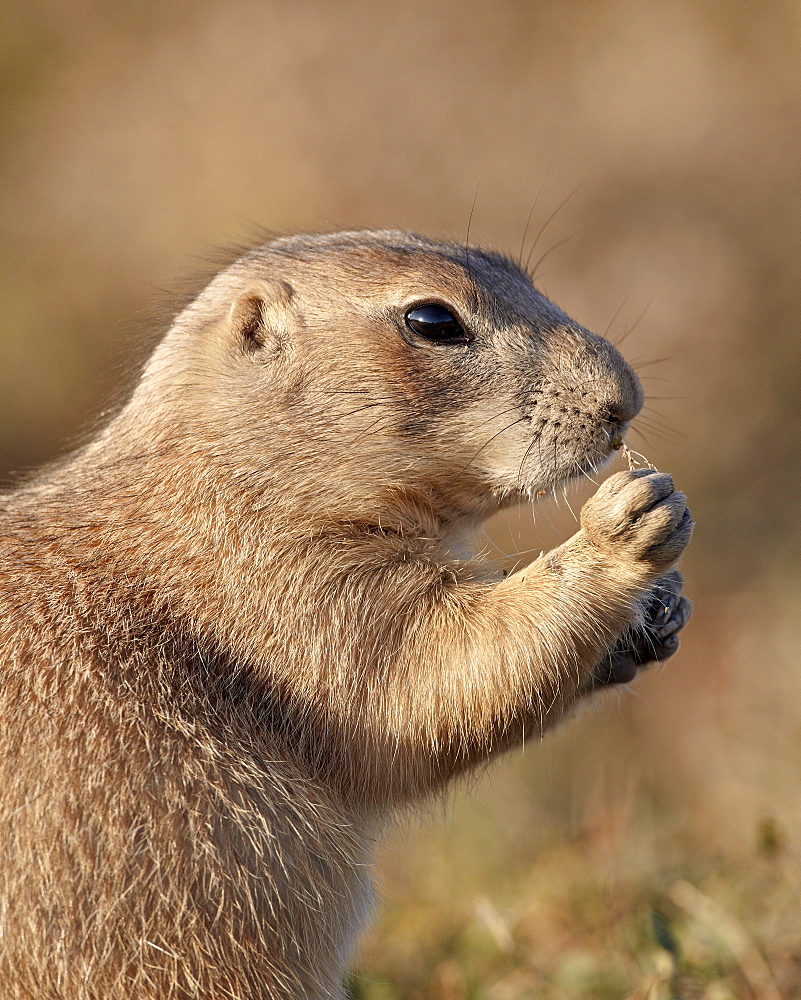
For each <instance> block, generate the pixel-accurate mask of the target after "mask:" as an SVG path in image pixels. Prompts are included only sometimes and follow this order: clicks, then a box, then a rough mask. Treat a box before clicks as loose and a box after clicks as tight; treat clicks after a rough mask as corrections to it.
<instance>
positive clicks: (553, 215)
mask: <svg viewBox="0 0 801 1000" xmlns="http://www.w3.org/2000/svg"><path fill="white" fill-rule="evenodd" d="M583 184H584V182H583V181H582V182H581V184H579V185H578V187H576V188H574V189H573V190H572V191H571V192H570V194H569V195H568V196H567V198H564V199H563V200H562V201H560V202H559V204H558V205H557V206H556V208H555V209H554V210H553V211H552V212H551V214H550V215H549V216H548V218H547V219H546V220H545V222H544V224H543V226H542V228H541V229H540V231H539V232H538V233H537V238H536V239H535V240H534V242H533V243H532V244H531V249H530V250H529V252H528V257H526V266H525V271H526V272H527V274H529V275H531V270H530V268H529V264H530V263H531V257H532V255H533V254H534V251H535V249H536V247H537V244H538V243H539V241H540V239H541V238H542V234H543V233H544V232H545V230H546V229H547V228H548V226H550V224H551V222H553V220H554V219H555V218H556V215H557V213H559V212H561V211H562V209H563V208H564V207H565V205H566V204H567V203H568V202H569V201H570V199H571V198H573V197H575V195H577V194H578V192H579V191H580V190H581V188H582V186H583Z"/></svg>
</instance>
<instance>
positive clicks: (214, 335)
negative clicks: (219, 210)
mask: <svg viewBox="0 0 801 1000" xmlns="http://www.w3.org/2000/svg"><path fill="white" fill-rule="evenodd" d="M426 302H437V303H439V304H443V305H445V306H447V307H448V308H449V309H450V310H451V311H452V312H453V314H454V315H455V316H456V317H457V318H458V319H459V321H460V322H461V323H462V325H463V327H464V329H465V330H466V331H468V333H469V335H470V338H471V342H470V343H469V344H466V345H463V344H459V345H452V344H451V345H444V344H436V343H430V342H427V341H426V340H425V339H423V338H420V337H416V336H415V335H414V334H413V333H412V332H411V331H410V330H408V328H407V327H406V326H405V324H404V314H405V312H406V311H407V310H408V308H410V306H411V305H414V304H416V303H426ZM641 403H642V395H641V391H640V388H639V384H638V382H637V380H636V377H635V376H634V375H633V373H632V372H631V370H630V369H629V368H628V366H627V365H626V364H625V362H624V361H623V360H622V358H621V357H620V355H619V354H618V353H617V351H616V350H615V349H614V348H612V347H611V346H610V345H609V344H607V343H606V341H604V340H602V339H601V338H598V337H595V336H594V335H592V334H590V333H588V332H587V331H585V330H583V329H582V328H581V327H579V326H577V325H576V324H575V323H573V322H572V321H571V320H570V319H569V318H568V317H567V316H565V315H564V314H563V313H562V312H561V311H560V310H559V309H558V308H557V307H555V306H554V305H553V304H552V303H550V302H549V301H548V300H547V299H545V298H544V297H543V296H541V295H540V294H539V293H538V292H537V291H536V290H535V289H534V288H533V287H532V285H531V284H530V281H529V279H528V277H527V276H526V275H525V274H524V273H523V272H522V271H521V270H520V269H519V268H518V267H516V266H515V265H514V264H513V263H511V262H510V261H508V260H507V259H505V258H503V257H501V256H499V255H496V254H493V253H489V252H485V251H481V250H478V249H475V248H470V251H469V254H468V253H467V252H466V250H465V248H464V247H460V246H456V245H450V244H441V243H434V242H430V241H427V240H424V239H422V238H420V237H415V236H410V235H408V234H403V233H397V232H373V233H345V234H337V235H329V236H317V237H309V236H297V237H287V238H281V239H278V240H275V241H273V242H272V243H270V244H267V245H266V246H263V247H260V248H258V249H255V250H253V251H251V252H249V253H247V254H246V255H244V256H243V257H241V258H240V259H239V260H238V261H237V262H236V263H234V264H233V265H231V266H230V267H229V268H227V269H226V270H224V271H223V272H221V273H220V274H219V275H218V276H217V277H216V278H215V279H214V280H213V281H212V282H211V284H210V285H208V287H207V288H206V289H205V290H204V291H203V292H201V294H200V295H199V296H198V297H197V299H196V300H195V301H194V302H193V303H192V304H191V305H190V306H189V307H188V308H186V309H185V310H184V311H183V312H182V313H181V314H180V315H179V316H178V317H177V318H176V320H175V322H174V324H173V326H172V328H171V329H170V331H169V332H168V333H167V335H166V336H165V338H164V339H163V341H162V342H161V344H160V345H159V346H158V348H157V349H156V351H155V353H154V354H153V356H152V357H151V359H150V361H149V362H148V364H147V366H146V368H145V370H144V373H143V375H142V377H141V379H140V381H139V382H138V385H137V387H136V389H135V391H134V392H133V394H132V396H131V398H130V400H129V402H128V403H127V405H126V406H125V407H124V408H122V409H121V410H120V412H119V413H118V414H117V415H116V416H115V417H114V418H113V419H112V420H111V421H110V422H109V423H108V425H107V426H106V427H105V429H103V430H102V431H101V432H100V433H99V434H98V435H97V436H96V437H95V438H94V439H93V440H92V441H91V442H90V443H89V444H87V445H86V446H85V447H84V448H82V449H81V450H79V451H77V452H76V453H75V454H73V455H72V456H70V457H68V458H67V459H66V460H65V461H64V462H63V463H61V464H60V465H59V466H57V467H55V468H53V469H51V470H49V471H47V472H45V473H43V474H42V475H40V476H39V477H38V478H33V479H32V480H31V481H30V482H29V483H27V484H26V485H23V486H22V487H20V488H19V489H17V490H16V491H14V492H13V493H11V494H9V495H7V496H5V497H3V498H2V507H1V508H0V536H1V537H0V556H1V561H0V582H1V584H2V593H1V594H0V651H2V660H1V661H0V662H1V669H2V683H1V684H0V741H2V756H0V761H1V762H2V763H1V767H2V775H0V782H1V783H0V822H2V830H3V836H2V845H3V862H2V865H0V924H1V925H2V934H3V937H2V944H0V984H2V985H0V996H2V998H3V1000H19V998H27V1000H54V998H59V1000H79V998H80V1000H116V998H122V997H125V998H131V1000H133V998H136V1000H148V998H156V997H158V998H182V1000H183V998H209V1000H212V998H213V1000H244V998H249V1000H252V998H290V997H292V998H301V997H302V998H309V1000H314V998H328V997H341V996H343V995H344V994H343V987H342V980H343V976H344V974H345V971H346V968H347V962H348V958H349V955H350V954H351V952H352V948H353V946H354V943H355V941H356V937H357V935H358V932H359V929H360V927H361V925H362V924H363V922H364V920H365V918H366V916H367V915H368V913H369V910H370V907H371V905H372V894H371V893H372V890H371V875H370V864H371V854H372V850H373V844H374V840H375V838H376V837H377V836H378V835H379V834H380V833H381V830H382V827H383V826H384V825H385V823H386V821H387V820H388V819H389V818H390V817H391V815H392V813H393V811H396V810H397V809H398V808H401V807H405V806H406V805H408V804H410V803H413V802H414V801H415V800H419V799H420V798H421V797H424V796H426V795H429V794H431V793H433V792H436V791H437V790H438V789H440V788H441V787H443V786H444V785H445V783H446V782H448V781H449V780H450V779H451V778H453V777H454V776H456V775H458V774H460V773H464V772H465V771H467V770H469V769H470V768H472V767H474V766H475V765H478V764H480V763H482V762H484V761H486V760H487V759H488V758H489V757H490V756H492V755H494V754H497V753H498V752H500V751H502V750H504V749H505V748H506V747H507V746H508V745H509V744H510V743H511V742H516V741H519V740H520V739H521V738H522V737H523V736H524V735H525V736H528V735H535V734H540V733H542V732H543V731H544V730H545V729H546V728H548V727H549V726H550V725H551V724H553V723H554V722H556V721H557V720H558V719H559V718H560V717H561V716H563V714H564V713H565V711H566V710H568V709H569V708H570V706H571V705H572V704H573V703H574V702H575V701H576V699H577V698H578V697H579V696H580V695H582V694H583V693H585V692H586V691H587V690H588V687H589V686H590V678H591V674H592V671H593V667H594V666H595V665H596V664H597V663H598V661H599V660H600V659H601V658H602V656H603V655H604V654H605V652H606V651H607V649H608V648H609V647H610V646H612V645H613V644H614V642H615V641H616V639H617V638H618V636H619V635H620V634H621V632H622V631H623V630H624V629H625V628H626V627H627V626H628V625H629V623H631V622H632V621H633V620H634V617H635V615H636V607H637V599H638V597H639V596H640V595H641V594H642V592H643V591H644V590H645V589H646V588H647V587H648V585H649V584H650V582H651V581H652V580H653V579H654V578H655V577H656V576H657V575H658V574H659V573H660V572H662V571H663V570H664V569H665V568H666V567H667V566H668V565H670V563H671V562H672V561H674V560H675V559H676V558H677V556H678V555H679V554H680V552H681V549H682V548H683V546H684V544H686V537H685V535H686V532H685V535H681V533H680V532H678V533H677V532H676V530H675V527H676V524H677V523H678V519H679V515H678V514H677V513H676V511H677V510H678V506H677V505H678V504H679V501H674V500H673V499H671V498H670V497H668V500H667V501H665V503H667V504H668V507H669V508H670V511H669V513H670V516H669V517H668V515H666V514H665V513H664V511H665V510H666V509H668V508H666V507H665V506H664V503H663V505H662V507H660V508H658V509H657V510H656V511H655V512H653V511H652V512H651V514H650V515H649V517H651V520H650V521H649V519H648V517H640V514H642V511H643V510H644V509H645V508H644V507H643V505H644V504H646V501H647V496H646V495H647V494H648V493H649V490H650V491H651V493H653V490H654V489H655V487H653V485H652V482H655V481H656V479H657V478H658V477H647V476H645V477H639V478H638V477H637V475H636V474H631V475H630V474H621V476H618V477H615V478H614V479H613V480H612V481H610V482H612V483H613V486H612V487H609V488H607V489H606V492H601V493H599V494H598V495H597V496H596V497H595V498H594V500H593V501H591V502H590V505H588V507H587V508H585V514H584V516H583V523H584V527H583V529H582V530H581V531H579V533H578V534H577V535H575V536H574V537H573V538H572V539H570V540H569V541H568V542H566V543H565V545H563V546H562V547H560V548H559V549H557V550H555V551H554V552H552V553H547V554H546V555H545V556H543V557H542V558H540V559H539V560H538V561H537V562H535V563H533V564H532V565H531V566H529V567H527V568H526V569H525V570H523V571H522V572H520V573H518V574H516V575H514V576H512V577H510V578H508V579H505V580H500V581H499V580H496V579H494V578H493V577H492V575H491V574H490V573H489V571H488V570H487V569H486V567H485V566H484V565H482V564H481V562H480V561H478V560H477V559H469V558H468V559H465V558H458V557H457V556H456V555H455V554H454V553H455V551H456V550H457V549H458V548H459V546H461V545H462V544H463V541H464V538H465V537H466V536H467V535H468V534H469V532H470V531H471V530H472V529H474V528H475V527H477V526H478V525H479V524H480V522H481V521H482V520H483V519H484V518H485V517H486V516H487V515H489V514H491V513H493V512H494V511H496V510H498V509H499V508H500V507H502V506H504V505H507V504H510V503H516V502H519V501H520V500H522V499H526V498H532V497H534V496H536V494H537V493H539V492H541V491H543V490H544V491H550V490H552V489H553V488H554V487H555V486H557V485H560V484H562V483H563V482H564V481H565V480H566V479H568V478H571V477H573V476H577V475H581V474H582V473H583V472H587V471H589V470H591V469H595V468H597V467H599V466H600V465H602V464H603V463H604V462H605V461H606V459H607V458H608V456H609V454H610V451H611V447H612V443H613V441H614V440H617V438H618V437H619V435H620V434H622V433H623V432H624V431H625V430H626V428H627V426H628V423H629V421H630V420H631V419H632V418H633V417H634V416H635V415H636V413H637V411H638V410H639V408H640V406H641ZM666 478H667V477H661V479H662V480H664V479H666ZM660 481H661V480H660ZM671 491H672V487H670V490H669V491H668V492H671ZM660 496H661V494H660ZM678 496H680V495H679V494H673V497H678ZM621 498H622V499H621ZM657 499H658V498H657ZM651 502H653V496H651ZM593 504H594V506H593ZM671 505H672V506H671ZM660 510H661V511H662V513H661V514H660V513H659V511H660ZM654 519H656V520H654ZM613 522H614V523H613ZM649 525H650V527H649Z"/></svg>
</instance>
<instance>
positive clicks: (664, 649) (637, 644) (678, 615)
mask: <svg viewBox="0 0 801 1000" xmlns="http://www.w3.org/2000/svg"><path fill="white" fill-rule="evenodd" d="M683 584H684V579H683V577H682V575H681V573H679V572H678V570H673V571H672V572H670V573H667V574H666V575H665V576H663V577H661V578H660V579H659V580H657V581H656V583H655V584H654V586H653V587H652V589H651V591H650V593H649V594H648V597H647V603H646V604H645V607H644V618H645V621H644V623H643V625H641V626H640V627H639V628H636V629H634V630H631V631H630V632H627V633H626V634H625V635H624V636H623V637H622V638H621V639H620V640H619V641H618V642H617V644H616V645H615V646H614V647H613V648H612V649H611V650H610V651H609V653H608V654H607V655H606V656H605V657H604V659H603V660H602V661H601V662H600V663H599V664H598V666H597V667H596V668H595V672H594V673H593V686H594V687H601V686H606V685H609V684H627V683H628V682H629V681H632V680H633V679H634V678H635V676H636V675H637V671H638V670H639V669H640V668H641V667H644V666H646V665H647V664H648V663H654V662H657V661H660V660H666V659H668V657H670V656H672V655H673V654H674V653H675V652H676V650H677V649H678V648H679V632H681V630H682V629H683V628H684V626H685V625H686V624H687V622H688V621H689V618H690V614H691V613H692V605H691V603H690V602H689V601H688V600H687V598H686V597H684V596H683V595H682V593H681V589H682V586H683Z"/></svg>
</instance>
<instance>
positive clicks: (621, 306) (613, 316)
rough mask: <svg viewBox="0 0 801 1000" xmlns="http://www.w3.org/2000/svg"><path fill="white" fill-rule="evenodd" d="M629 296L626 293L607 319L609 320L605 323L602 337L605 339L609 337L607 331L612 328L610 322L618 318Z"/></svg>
mask: <svg viewBox="0 0 801 1000" xmlns="http://www.w3.org/2000/svg"><path fill="white" fill-rule="evenodd" d="M630 298H631V296H630V295H627V296H626V297H625V299H623V301H622V302H621V303H620V305H619V306H618V307H617V309H615V311H614V313H613V314H612V318H611V319H610V320H609V322H608V323H607V325H606V329H605V330H604V338H605V339H606V340H608V339H609V331H610V330H611V329H612V324H613V323H614V322H615V320H616V319H617V318H618V316H619V315H620V313H621V312H622V311H623V307H624V306H625V305H626V303H627V302H628V300H629V299H630Z"/></svg>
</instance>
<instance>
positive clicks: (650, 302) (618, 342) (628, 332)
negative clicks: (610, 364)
mask: <svg viewBox="0 0 801 1000" xmlns="http://www.w3.org/2000/svg"><path fill="white" fill-rule="evenodd" d="M653 302H654V300H653V299H649V300H648V302H647V303H646V305H645V308H644V309H643V311H642V312H641V313H640V315H639V316H638V317H637V318H636V319H635V320H634V322H633V323H632V324H631V326H630V327H629V328H628V330H626V332H625V333H624V334H623V336H622V337H621V338H620V339H619V340H616V341H615V343H614V346H615V347H620V345H621V344H622V343H623V341H624V340H626V338H627V337H629V336H630V335H631V334H632V333H633V332H634V331H635V330H636V329H637V327H638V326H639V325H640V323H641V322H642V321H643V319H644V318H645V314H646V313H647V312H648V310H649V309H650V308H651V306H652V305H653Z"/></svg>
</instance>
